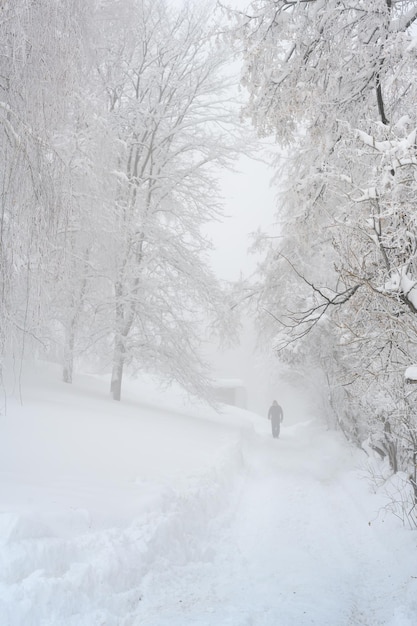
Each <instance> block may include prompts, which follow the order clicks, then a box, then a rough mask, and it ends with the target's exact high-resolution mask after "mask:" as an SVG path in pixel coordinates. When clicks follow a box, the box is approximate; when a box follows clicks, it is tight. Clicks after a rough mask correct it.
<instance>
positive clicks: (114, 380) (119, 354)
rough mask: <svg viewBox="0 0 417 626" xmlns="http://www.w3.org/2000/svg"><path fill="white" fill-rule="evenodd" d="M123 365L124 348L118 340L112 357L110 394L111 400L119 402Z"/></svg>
mask: <svg viewBox="0 0 417 626" xmlns="http://www.w3.org/2000/svg"><path fill="white" fill-rule="evenodd" d="M124 364H125V348H124V343H123V341H121V340H120V339H119V340H117V343H116V346H115V349H114V357H113V369H112V374H111V383H110V392H111V393H112V395H113V400H120V398H121V396H122V379H123V367H124Z"/></svg>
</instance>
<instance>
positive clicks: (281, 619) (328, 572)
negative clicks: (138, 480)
mask: <svg viewBox="0 0 417 626" xmlns="http://www.w3.org/2000/svg"><path fill="white" fill-rule="evenodd" d="M246 454H247V460H248V463H249V469H248V473H247V476H246V480H245V483H244V485H243V486H241V492H240V498H239V501H238V502H237V503H236V508H235V512H234V516H233V519H232V520H230V523H229V525H227V526H226V527H223V528H222V529H221V531H220V532H219V533H218V535H217V536H216V537H215V538H214V546H213V552H214V555H213V558H212V559H210V560H209V562H208V563H200V564H196V563H190V564H187V566H185V567H184V566H182V567H180V568H178V567H175V568H172V569H170V570H168V571H166V572H165V573H164V578H163V580H159V583H160V584H161V588H162V590H163V592H162V595H161V589H159V590H158V591H157V592H156V593H155V591H154V590H155V588H157V589H158V586H159V585H158V579H153V580H152V584H151V585H148V587H147V589H148V594H147V596H148V597H146V596H145V597H144V603H143V605H144V606H143V608H142V610H141V611H140V615H141V618H142V620H138V621H137V622H135V623H136V624H137V625H139V624H149V625H153V624H155V625H156V624H157V625H158V626H168V624H170V625H173V624H175V625H177V624H178V626H180V625H182V626H186V625H187V626H188V625H191V624H198V625H201V626H203V625H204V626H212V625H214V624H224V625H225V626H226V625H227V626H246V625H253V626H293V625H294V626H295V625H296V626H304V625H307V624H316V625H317V626H347V625H352V626H359V625H364V626H365V625H366V626H382V625H388V624H389V625H391V626H393V625H397V626H406V625H409V626H411V625H412V624H415V623H416V616H417V601H416V600H415V598H414V597H413V596H415V594H416V591H417V580H415V578H414V577H413V574H414V575H415V573H416V571H417V565H415V561H416V559H414V558H413V557H412V558H410V559H408V561H407V562H403V563H402V566H401V570H402V571H401V574H400V576H398V569H399V568H398V565H399V564H398V550H399V549H401V545H399V544H398V542H397V544H396V545H395V544H394V546H392V544H391V545H387V544H386V542H388V541H391V540H392V537H391V534H390V532H384V527H383V525H382V524H383V523H382V522H380V521H378V520H373V519H372V518H371V517H369V514H371V515H372V516H373V515H374V514H373V513H372V505H371V506H370V507H369V510H366V508H365V507H364V504H363V503H367V502H368V500H369V492H368V489H367V485H366V483H365V482H363V483H361V482H360V481H359V479H356V480H352V475H351V472H350V471H349V469H347V468H349V465H350V466H351V465H352V458H349V457H350V455H351V454H352V453H351V451H349V450H348V449H347V448H346V447H345V446H343V444H341V445H337V444H336V442H335V439H334V435H333V434H326V433H325V432H323V431H322V430H321V428H320V427H318V426H315V425H314V424H311V423H310V424H304V425H300V426H298V427H297V428H292V429H287V430H286V429H284V433H283V436H282V437H281V439H280V441H278V442H277V441H274V440H272V439H269V438H268V439H266V438H262V439H261V438H258V439H257V441H256V442H255V443H254V445H252V446H251V447H250V449H249V450H247V452H246ZM358 490H359V493H358ZM381 526H382V527H381ZM408 538H409V537H405V536H404V537H403V539H404V541H405V542H406V541H407V539H408ZM162 598H165V602H164V601H162ZM410 609H411V613H410Z"/></svg>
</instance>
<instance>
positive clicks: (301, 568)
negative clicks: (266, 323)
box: [0, 376, 417, 626]
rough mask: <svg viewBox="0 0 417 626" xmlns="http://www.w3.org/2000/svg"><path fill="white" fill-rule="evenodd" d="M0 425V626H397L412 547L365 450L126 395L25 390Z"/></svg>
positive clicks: (410, 597) (412, 585)
mask: <svg viewBox="0 0 417 626" xmlns="http://www.w3.org/2000/svg"><path fill="white" fill-rule="evenodd" d="M24 400H25V402H24V404H23V406H20V405H19V404H18V403H17V402H16V401H15V400H9V403H8V412H7V416H6V417H2V418H1V422H0V429H1V437H0V459H1V461H0V489H1V509H0V513H1V514H0V557H1V562H2V567H1V569H0V623H1V624H2V626H99V625H100V626H104V625H105V626H168V625H169V626H188V625H190V626H191V625H193V626H217V625H224V626H243V625H249V624H252V625H254V626H280V625H282V626H293V625H294V626H295V625H296V626H304V625H307V624H316V625H317V626H327V625H328V626H339V625H340V626H345V625H349V624H351V625H352V626H356V625H366V626H377V625H378V626H382V625H389V626H408V625H410V626H411V625H412V624H415V623H417V600H416V598H417V594H416V591H417V578H416V577H417V565H416V563H417V559H416V558H415V557H416V554H417V552H416V546H415V544H416V536H415V534H414V533H412V532H410V531H406V530H404V529H403V528H402V526H401V525H400V523H399V521H398V520H396V519H395V518H394V517H392V516H390V515H385V516H384V515H382V514H381V513H379V514H378V511H379V510H380V508H381V507H382V506H383V504H384V501H383V499H382V497H381V496H377V495H374V494H372V493H371V492H370V489H369V485H368V482H367V481H366V480H365V478H364V476H365V474H364V472H363V465H364V463H365V461H366V457H365V455H364V454H363V453H360V452H359V451H355V450H353V449H351V448H350V447H349V446H348V445H347V444H346V443H345V442H344V441H343V440H342V438H341V437H340V436H338V435H337V434H335V433H330V432H326V431H325V430H324V428H323V426H322V425H321V424H320V421H319V420H317V419H315V418H314V416H311V415H300V416H299V422H298V423H296V424H293V425H290V426H289V425H286V426H284V428H283V431H282V436H281V438H280V439H279V440H273V439H272V437H271V436H270V432H269V424H268V422H267V420H265V419H264V418H262V417H259V416H257V415H254V414H251V413H248V412H246V411H241V410H238V409H232V408H227V409H226V408H225V409H224V411H223V412H222V413H221V414H217V413H215V412H214V411H213V410H211V409H209V408H205V407H202V406H200V405H197V404H194V405H192V404H189V403H187V402H186V401H185V400H183V399H182V398H181V397H180V395H179V394H172V393H170V394H168V393H167V392H166V393H162V392H161V391H158V390H157V389H155V388H152V387H151V386H150V383H149V381H143V382H142V383H139V382H136V383H130V385H129V389H128V392H127V393H126V397H125V399H124V401H123V402H122V403H120V404H118V403H114V402H112V401H110V400H109V399H107V397H106V381H102V380H100V379H95V378H84V379H80V380H79V382H78V383H77V384H76V385H75V386H74V387H68V386H65V385H63V384H59V383H56V384H54V385H52V386H51V385H47V384H46V383H45V382H44V379H43V378H42V376H38V377H37V378H36V379H34V380H32V383H31V384H29V385H26V386H25V394H24Z"/></svg>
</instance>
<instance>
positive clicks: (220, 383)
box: [214, 378, 247, 409]
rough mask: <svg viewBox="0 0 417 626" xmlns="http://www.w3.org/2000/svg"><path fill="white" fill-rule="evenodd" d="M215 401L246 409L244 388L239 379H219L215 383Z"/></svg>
mask: <svg viewBox="0 0 417 626" xmlns="http://www.w3.org/2000/svg"><path fill="white" fill-rule="evenodd" d="M214 387H215V390H216V400H217V401H218V402H223V403H224V404H230V405H232V406H238V407H240V408H241V409H246V405H247V398H246V388H245V387H244V385H243V381H242V380H240V379H239V378H219V379H217V380H216V381H215V383H214Z"/></svg>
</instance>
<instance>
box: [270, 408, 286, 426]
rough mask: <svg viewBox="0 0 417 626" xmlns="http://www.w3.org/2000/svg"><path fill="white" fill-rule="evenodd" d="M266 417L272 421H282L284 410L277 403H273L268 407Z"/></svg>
mask: <svg viewBox="0 0 417 626" xmlns="http://www.w3.org/2000/svg"><path fill="white" fill-rule="evenodd" d="M268 419H269V420H272V421H274V422H282V420H283V419H284V411H283V410H282V407H281V406H280V405H279V404H273V405H272V406H270V407H269V411H268Z"/></svg>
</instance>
